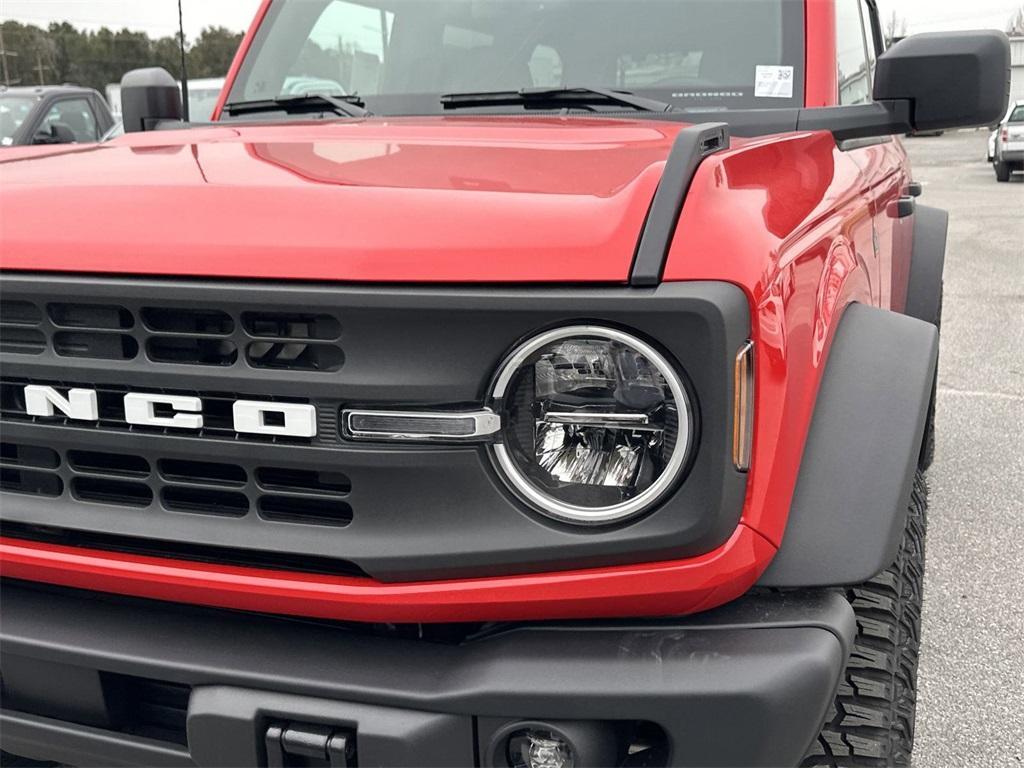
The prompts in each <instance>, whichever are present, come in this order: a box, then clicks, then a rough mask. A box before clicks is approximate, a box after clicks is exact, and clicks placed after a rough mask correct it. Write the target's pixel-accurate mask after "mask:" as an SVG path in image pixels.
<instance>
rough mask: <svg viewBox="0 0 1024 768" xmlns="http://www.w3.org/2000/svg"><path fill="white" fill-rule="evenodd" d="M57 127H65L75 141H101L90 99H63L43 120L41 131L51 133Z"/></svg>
mask: <svg viewBox="0 0 1024 768" xmlns="http://www.w3.org/2000/svg"><path fill="white" fill-rule="evenodd" d="M55 125H63V126H65V127H66V128H68V129H70V130H71V133H72V134H74V137H75V141H78V142H89V141H99V138H100V134H99V128H98V127H97V125H96V115H95V114H93V111H92V106H90V104H89V101H88V99H61V100H60V101H58V102H57V103H56V104H54V105H53V107H51V108H50V111H49V113H48V114H47V115H46V117H45V118H44V119H43V123H42V125H40V126H39V130H41V131H44V132H46V133H50V132H51V131H52V129H53V126H55Z"/></svg>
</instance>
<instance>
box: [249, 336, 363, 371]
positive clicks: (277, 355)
mask: <svg viewBox="0 0 1024 768" xmlns="http://www.w3.org/2000/svg"><path fill="white" fill-rule="evenodd" d="M246 358H247V359H248V361H249V364H250V365H252V366H253V367H254V368H283V369H292V370H299V371H328V372H330V371H337V370H338V369H340V368H341V366H342V364H343V363H344V362H345V355H344V354H343V353H342V351H341V348H340V347H337V346H335V345H333V344H303V343H299V342H287V343H282V342H277V341H254V342H252V343H251V344H250V345H249V346H248V348H247V349H246Z"/></svg>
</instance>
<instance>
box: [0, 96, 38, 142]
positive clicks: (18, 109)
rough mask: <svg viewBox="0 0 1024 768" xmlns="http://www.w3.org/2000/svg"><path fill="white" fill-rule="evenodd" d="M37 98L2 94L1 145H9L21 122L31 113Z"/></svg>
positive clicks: (0, 100)
mask: <svg viewBox="0 0 1024 768" xmlns="http://www.w3.org/2000/svg"><path fill="white" fill-rule="evenodd" d="M36 101H37V100H36V99H33V98H26V97H24V96H0V145H2V146H5V147H9V146H10V145H11V144H13V143H14V135H15V134H16V133H17V132H18V129H19V128H21V124H22V123H24V122H25V119H26V118H27V117H28V116H29V115H30V114H31V112H32V108H33V107H34V106H35V105H36Z"/></svg>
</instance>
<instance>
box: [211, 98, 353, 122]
mask: <svg viewBox="0 0 1024 768" xmlns="http://www.w3.org/2000/svg"><path fill="white" fill-rule="evenodd" d="M365 107H366V102H364V101H363V100H362V99H361V98H359V97H358V96H329V95H327V94H325V93H307V94H305V95H304V96H282V97H280V98H277V99H261V100H259V101H235V102H231V103H230V104H225V105H224V109H225V110H226V111H227V112H228V113H229V114H231V115H252V114H256V113H259V112H287V113H288V114H301V113H309V112H323V111H325V110H327V111H330V112H334V113H335V114H338V115H344V116H345V117H367V116H369V115H372V114H373V113H372V112H370V111H369V110H368V109H366V108H365Z"/></svg>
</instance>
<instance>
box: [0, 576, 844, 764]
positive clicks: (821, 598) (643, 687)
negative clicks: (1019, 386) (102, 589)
mask: <svg viewBox="0 0 1024 768" xmlns="http://www.w3.org/2000/svg"><path fill="white" fill-rule="evenodd" d="M855 632H856V624H855V621H854V616H853V611H852V609H851V607H850V605H849V603H848V602H847V601H846V600H845V598H843V597H842V596H841V595H839V594H835V593H830V592H815V593H791V594H786V595H762V596H757V597H748V598H744V599H743V600H740V601H738V602H735V603H733V604H732V605H730V606H727V607H725V608H723V609H719V610H717V611H712V612H709V613H707V614H703V615H700V616H695V617H691V618H686V619H664V620H661V621H657V620H653V621H621V622H600V623H597V622H591V623H575V624H573V623H567V624H542V625H525V626H515V627H509V628H507V629H506V630H505V631H503V632H498V633H497V634H491V635H485V636H481V637H478V638H475V639H469V640H467V641H465V642H464V643H462V644H460V645H443V644H439V643H430V642H425V641H419V640H405V639H396V638H381V637H377V636H368V635H363V634H359V633H356V632H353V631H351V630H349V629H346V628H344V627H339V626H334V625H326V624H317V623H310V622H300V621H293V620H287V619H278V618H271V617H263V616H254V615H246V614H238V613H228V612H223V611H212V610H203V609H194V608H188V607H184V606H173V605H167V604H161V603H155V602H150V601H139V600H132V601H128V600H123V599H117V598H112V597H90V599H82V594H81V593H76V592H74V591H71V590H54V589H48V588H41V587H37V586H29V585H23V584H19V583H10V582H8V583H5V584H4V621H3V624H2V626H0V643H2V645H3V649H4V653H5V658H6V659H8V660H13V661H10V662H9V663H18V659H24V658H31V659H35V660H38V661H39V662H48V663H50V662H52V663H55V664H64V665H73V666H77V667H85V668H87V669H99V670H103V671H108V672H114V673H117V674H121V675H136V676H140V677H144V678H147V679H152V680H161V681H166V682H173V683H177V684H182V685H188V686H191V687H192V688H193V689H194V691H193V698H192V702H191V705H190V716H189V726H188V731H189V743H190V745H192V746H193V757H197V758H198V757H200V752H202V754H204V755H205V754H207V752H206V751H205V750H206V749H210V750H211V751H210V752H209V754H210V755H211V756H213V757H214V758H215V759H216V760H220V761H223V760H224V759H225V757H230V756H231V755H226V754H224V753H223V752H220V751H217V750H216V747H215V746H210V743H211V741H210V740H211V739H214V738H215V734H216V733H217V732H218V729H219V728H220V727H221V726H222V725H224V724H228V725H229V726H230V727H231V728H232V729H234V728H238V729H239V730H237V731H235V730H232V734H234V735H229V736H228V737H226V738H227V739H229V740H230V741H231V742H233V743H237V742H235V739H236V738H243V737H240V736H238V734H239V733H245V732H248V733H249V734H250V736H251V735H252V733H253V730H252V727H251V726H249V727H248V730H247V726H245V723H246V722H251V719H252V718H255V717H257V716H262V715H266V714H269V715H272V716H273V718H274V719H275V720H276V719H281V718H284V719H288V716H289V715H294V716H295V718H296V719H298V720H303V719H306V720H308V719H310V718H312V721H313V722H320V723H323V722H324V718H326V719H327V720H332V719H336V720H342V721H343V722H340V723H336V724H338V725H342V726H348V725H353V724H354V725H356V730H357V739H358V741H359V749H360V754H361V755H362V754H365V753H364V751H363V750H364V749H365V745H366V742H365V741H364V739H365V734H367V733H370V732H371V731H372V730H373V729H377V732H380V727H381V724H382V722H383V721H381V720H380V719H378V718H377V714H374V713H369V714H367V713H365V710H364V713H363V714H360V709H361V708H364V707H379V708H386V710H387V712H389V713H391V714H392V715H393V716H394V717H395V718H396V725H395V727H394V732H395V733H399V732H403V733H407V732H408V731H406V730H405V726H403V725H402V724H401V717H400V716H401V715H402V712H400V711H395V710H403V711H409V710H412V711H415V712H418V713H421V715H420V716H419V717H420V718H421V721H422V722H430V723H434V724H435V725H437V724H440V725H441V726H442V727H444V728H447V727H449V726H448V725H444V724H445V723H448V724H449V725H451V726H453V727H455V728H456V729H461V728H463V727H464V726H461V725H459V719H460V718H470V717H472V718H485V717H486V718H495V719H500V720H501V721H503V722H507V721H511V720H519V719H527V720H529V719H545V720H558V719H561V720H580V719H583V720H591V719H593V720H623V719H631V720H632V719H635V720H643V721H650V722H653V723H655V724H657V725H659V726H660V727H661V728H663V729H664V731H665V733H666V734H667V735H668V737H669V740H670V743H671V744H672V745H673V756H672V760H671V761H670V763H671V765H675V766H702V767H707V766H739V765H742V766H748V767H751V766H779V765H796V764H797V763H798V762H799V760H800V758H801V757H802V756H803V754H804V750H805V749H806V748H807V747H808V745H809V744H810V743H811V741H812V740H813V739H814V738H815V737H816V735H817V733H818V730H819V728H820V726H821V722H822V720H823V718H824V716H825V713H826V712H827V710H828V707H829V706H830V705H831V702H832V700H833V696H834V693H835V689H836V686H837V684H838V681H839V678H840V675H841V672H842V670H843V668H844V666H845V663H846V660H847V658H848V655H849V653H850V649H851V647H852V642H853V637H854V635H855ZM239 638H244V639H245V640H244V642H240V641H239ZM206 686H214V688H212V689H206V688H205V687H206ZM204 689H205V690H204ZM261 692H263V693H261ZM288 697H310V698H312V699H315V700H322V701H321V703H320V710H319V714H318V710H317V707H316V705H317V702H316V701H301V702H300V701H295V700H292V699H289V698H288ZM423 713H435V714H437V715H442V716H445V717H449V716H451V717H454V718H455V719H454V720H447V719H441V720H438V719H437V718H430V717H427V716H426V715H425V714H423ZM379 714H383V713H379ZM352 720H358V722H356V723H352V722H350V721H352ZM346 721H349V722H346ZM405 722H409V721H408V720H406V721H405ZM462 722H463V723H464V722H465V721H464V720H463V721H462ZM232 723H233V725H232ZM208 729H209V730H208ZM463 732H464V733H466V732H468V728H466V730H465V731H463ZM485 737H486V734H481V738H485ZM199 745H203V746H202V748H201V750H198V751H197V750H195V747H196V746H199ZM467 746H468V745H467ZM58 748H60V744H59V742H58V743H57V744H55V747H54V749H55V750H56V749H58ZM37 755H38V756H45V755H44V754H42V753H41V752H40V753H37ZM466 755H467V756H466V757H465V758H460V759H459V760H458V761H457V760H452V761H450V762H449V764H450V765H460V764H462V765H467V766H468V765H470V764H471V762H470V760H471V755H472V750H469V751H468V752H467V753H466ZM239 757H240V758H242V759H241V760H240V761H238V762H236V763H234V764H251V763H245V760H244V758H245V757H246V754H245V753H243V754H241V755H239ZM462 759H465V762H464V763H463V762H461V760H462ZM220 764H223V762H221V763H220ZM384 764H385V765H387V763H384ZM399 764H401V763H399Z"/></svg>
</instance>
